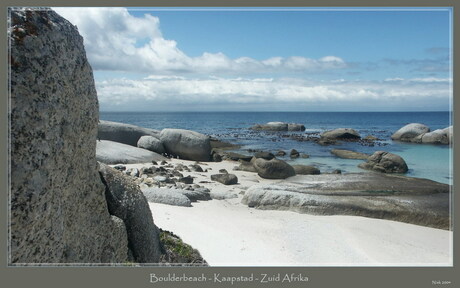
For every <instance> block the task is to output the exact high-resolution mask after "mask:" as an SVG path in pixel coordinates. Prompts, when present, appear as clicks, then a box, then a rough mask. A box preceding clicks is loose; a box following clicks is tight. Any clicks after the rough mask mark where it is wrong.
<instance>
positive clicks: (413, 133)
mask: <svg viewBox="0 0 460 288" xmlns="http://www.w3.org/2000/svg"><path fill="white" fill-rule="evenodd" d="M428 132H430V128H429V127H428V126H426V125H423V124H420V123H411V124H407V125H406V126H404V127H402V128H401V129H399V130H398V131H396V132H395V133H394V134H393V135H391V139H393V140H399V141H406V142H410V141H412V139H413V138H415V137H417V136H419V135H421V134H424V133H428Z"/></svg>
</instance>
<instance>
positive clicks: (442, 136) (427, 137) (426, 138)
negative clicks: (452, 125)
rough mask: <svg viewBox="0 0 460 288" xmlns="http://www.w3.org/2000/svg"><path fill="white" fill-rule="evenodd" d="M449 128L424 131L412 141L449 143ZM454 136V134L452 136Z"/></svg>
mask: <svg viewBox="0 0 460 288" xmlns="http://www.w3.org/2000/svg"><path fill="white" fill-rule="evenodd" d="M449 132H450V131H449V130H448V128H446V129H437V130H434V131H431V132H428V133H423V134H420V135H418V136H417V137H415V138H413V139H412V140H411V142H414V143H423V144H445V145H446V144H449V143H450V141H449ZM451 137H452V136H451Z"/></svg>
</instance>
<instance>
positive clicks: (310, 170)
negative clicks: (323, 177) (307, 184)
mask: <svg viewBox="0 0 460 288" xmlns="http://www.w3.org/2000/svg"><path fill="white" fill-rule="evenodd" d="M292 168H294V171H295V174H296V175H319V174H321V172H320V171H319V169H318V168H316V167H315V166H309V165H292Z"/></svg>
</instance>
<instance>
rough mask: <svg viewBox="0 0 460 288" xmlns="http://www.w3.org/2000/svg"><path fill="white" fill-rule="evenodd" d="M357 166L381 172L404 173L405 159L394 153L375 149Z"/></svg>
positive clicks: (405, 167) (405, 169)
mask: <svg viewBox="0 0 460 288" xmlns="http://www.w3.org/2000/svg"><path fill="white" fill-rule="evenodd" d="M358 167H359V168H362V169H367V170H373V171H377V172H382V173H406V172H407V171H408V168H407V164H406V161H404V159H403V158H401V157H400V156H398V155H396V154H392V153H389V152H384V151H377V152H375V153H374V154H372V155H371V156H370V157H369V158H367V162H365V163H361V164H359V165H358Z"/></svg>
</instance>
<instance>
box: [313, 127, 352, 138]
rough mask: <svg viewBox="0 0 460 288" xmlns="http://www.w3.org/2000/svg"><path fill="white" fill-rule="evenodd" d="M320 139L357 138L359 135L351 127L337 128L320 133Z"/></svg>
mask: <svg viewBox="0 0 460 288" xmlns="http://www.w3.org/2000/svg"><path fill="white" fill-rule="evenodd" d="M320 136H321V138H322V139H327V140H359V139H361V136H360V135H359V133H358V132H356V130H354V129H351V128H338V129H334V130H329V131H325V132H323V133H321V135H320Z"/></svg>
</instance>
